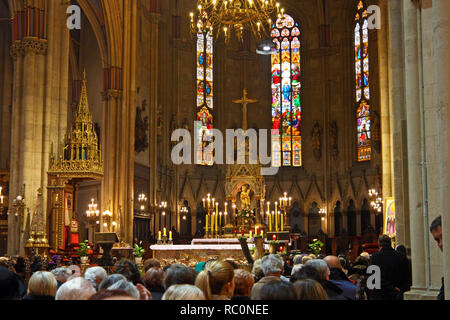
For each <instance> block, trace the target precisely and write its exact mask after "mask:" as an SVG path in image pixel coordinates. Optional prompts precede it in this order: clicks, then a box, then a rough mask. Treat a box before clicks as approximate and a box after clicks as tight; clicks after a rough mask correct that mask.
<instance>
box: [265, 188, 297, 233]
mask: <svg viewBox="0 0 450 320" xmlns="http://www.w3.org/2000/svg"><path fill="white" fill-rule="evenodd" d="M291 207H292V197H288V196H287V192H285V193H284V196H283V197H281V198H280V199H279V202H278V201H276V202H275V210H271V207H270V202H267V211H266V217H267V225H268V227H269V232H284V231H289V229H290V226H289V221H288V212H289V210H290V209H291Z"/></svg>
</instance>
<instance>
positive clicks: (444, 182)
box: [433, 0, 450, 300]
mask: <svg viewBox="0 0 450 320" xmlns="http://www.w3.org/2000/svg"><path fill="white" fill-rule="evenodd" d="M433 30H434V60H435V70H436V72H435V74H436V100H435V101H436V112H437V118H438V138H439V139H438V150H439V162H440V165H439V166H440V177H441V182H440V187H441V188H440V189H441V194H440V198H441V201H440V202H441V203H440V207H441V210H440V211H441V214H442V221H443V222H442V240H443V247H444V248H443V270H444V282H445V291H446V294H445V299H446V300H450V197H449V194H448V193H449V190H450V189H449V187H450V182H449V181H450V168H449V159H450V142H449V141H450V140H449V139H450V129H449V126H450V110H449V108H450V64H449V61H450V43H449V39H450V1H448V0H434V1H433Z"/></svg>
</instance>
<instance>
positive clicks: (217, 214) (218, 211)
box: [216, 202, 219, 215]
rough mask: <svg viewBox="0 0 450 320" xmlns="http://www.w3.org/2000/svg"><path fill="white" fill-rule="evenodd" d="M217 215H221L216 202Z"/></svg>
mask: <svg viewBox="0 0 450 320" xmlns="http://www.w3.org/2000/svg"><path fill="white" fill-rule="evenodd" d="M216 214H217V215H218V214H219V204H218V203H217V202H216Z"/></svg>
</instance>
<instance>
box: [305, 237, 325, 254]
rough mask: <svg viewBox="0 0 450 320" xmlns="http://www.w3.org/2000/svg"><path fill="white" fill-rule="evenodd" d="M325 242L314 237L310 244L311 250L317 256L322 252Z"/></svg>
mask: <svg viewBox="0 0 450 320" xmlns="http://www.w3.org/2000/svg"><path fill="white" fill-rule="evenodd" d="M323 246H324V244H323V242H322V241H320V240H319V239H314V240H313V242H312V243H310V244H308V248H309V250H310V251H311V252H312V253H314V254H315V255H316V256H317V255H318V254H320V253H321V252H322V248H323Z"/></svg>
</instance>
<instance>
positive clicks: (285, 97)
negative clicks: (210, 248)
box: [271, 14, 302, 167]
mask: <svg viewBox="0 0 450 320" xmlns="http://www.w3.org/2000/svg"><path fill="white" fill-rule="evenodd" d="M272 38H273V41H274V43H275V44H276V47H277V49H276V53H274V54H272V69H271V70H272V129H273V132H272V165H273V166H274V167H290V166H293V167H301V165H302V138H301V111H302V106H301V100H300V93H301V80H300V72H301V68H300V67H301V64H300V29H299V25H298V23H297V22H295V21H294V19H293V18H292V17H291V16H289V15H287V14H284V15H283V17H282V18H280V19H278V20H277V21H276V23H275V24H274V25H273V26H272Z"/></svg>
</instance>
